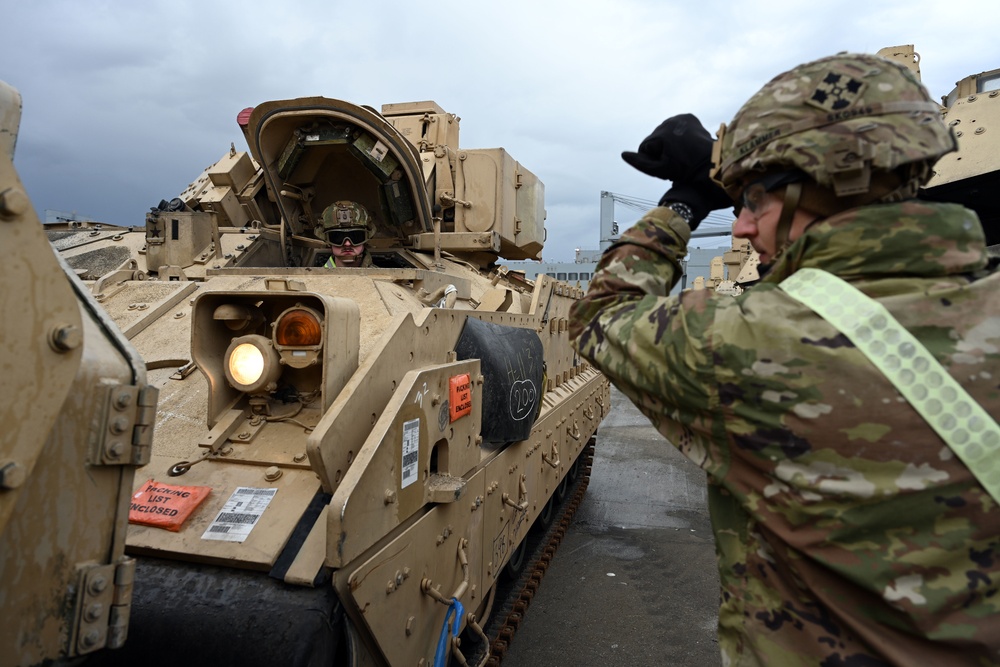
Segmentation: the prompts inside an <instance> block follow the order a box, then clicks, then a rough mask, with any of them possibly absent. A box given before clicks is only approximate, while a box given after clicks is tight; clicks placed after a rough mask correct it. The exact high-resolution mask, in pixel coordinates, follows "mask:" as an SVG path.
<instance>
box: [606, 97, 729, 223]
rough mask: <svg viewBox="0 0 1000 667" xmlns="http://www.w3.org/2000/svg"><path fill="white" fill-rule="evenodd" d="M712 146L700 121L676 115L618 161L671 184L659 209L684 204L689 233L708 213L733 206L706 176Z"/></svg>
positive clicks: (711, 141)
mask: <svg viewBox="0 0 1000 667" xmlns="http://www.w3.org/2000/svg"><path fill="white" fill-rule="evenodd" d="M713 143H714V141H713V139H712V135H710V134H709V133H708V130H706V129H705V128H704V127H703V126H702V124H701V121H699V120H698V119H697V118H696V117H695V116H693V115H692V114H680V115H678V116H672V117H670V118H668V119H667V120H665V121H663V122H662V123H660V125H659V127H657V128H656V129H655V130H653V132H652V134H650V135H649V136H648V137H646V138H645V139H643V140H642V143H641V144H639V151H638V152H632V151H625V152H623V153H622V159H623V160H625V161H626V162H628V163H629V164H630V165H632V166H633V167H635V168H636V169H638V170H639V171H641V172H643V173H644V174H649V175H650V176H655V177H657V178H662V179H664V180H670V181H673V187H671V188H670V189H669V190H667V192H666V194H664V195H663V197H662V198H661V199H660V205H661V206H665V205H667V204H670V203H672V202H680V203H682V204H686V205H687V206H688V208H690V209H691V213H692V216H693V217H692V219H691V220H690V221H688V224H690V225H691V229H692V230H693V229H694V228H695V227H697V226H698V223H700V222H701V221H702V220H704V219H705V216H706V215H708V214H709V213H710V212H711V211H714V210H716V209H720V208H729V207H730V206H732V205H733V201H732V200H731V199H730V198H729V195H727V194H726V191H725V190H723V189H722V188H721V187H719V185H717V184H716V183H715V182H714V181H712V179H711V178H709V176H708V172H709V169H710V168H711V163H712V144H713Z"/></svg>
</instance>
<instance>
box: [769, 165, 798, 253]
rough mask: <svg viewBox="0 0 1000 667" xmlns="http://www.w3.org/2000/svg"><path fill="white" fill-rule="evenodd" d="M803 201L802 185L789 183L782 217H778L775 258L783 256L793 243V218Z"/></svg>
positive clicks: (782, 207)
mask: <svg viewBox="0 0 1000 667" xmlns="http://www.w3.org/2000/svg"><path fill="white" fill-rule="evenodd" d="M801 200H802V183H800V182H795V183H789V184H788V185H787V186H785V198H784V201H783V202H782V204H781V215H780V216H779V217H778V226H777V228H776V230H775V234H774V241H775V245H776V246H777V247H776V248H775V250H776V252H775V257H777V256H779V255H781V254H783V253H784V252H785V248H787V247H788V246H789V245H790V243H791V242H790V239H789V238H788V237H789V234H791V232H792V218H793V217H794V216H795V211H797V210H798V208H799V202H800V201H801Z"/></svg>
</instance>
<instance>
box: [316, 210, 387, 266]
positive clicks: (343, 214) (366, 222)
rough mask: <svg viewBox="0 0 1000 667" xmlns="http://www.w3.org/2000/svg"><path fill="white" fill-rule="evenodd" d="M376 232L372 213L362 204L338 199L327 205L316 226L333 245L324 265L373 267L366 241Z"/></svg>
mask: <svg viewBox="0 0 1000 667" xmlns="http://www.w3.org/2000/svg"><path fill="white" fill-rule="evenodd" d="M374 232H375V225H374V224H373V222H372V219H371V216H369V215H368V211H367V210H366V209H365V207H364V206H362V205H361V204H358V203H356V202H352V201H338V202H334V203H333V204H330V205H329V206H327V207H326V209H324V211H323V215H322V216H321V217H320V223H319V224H318V225H316V236H318V237H319V238H321V239H324V240H326V242H327V243H329V244H330V259H328V260H327V261H326V264H324V265H323V268H326V269H332V268H335V267H337V268H341V267H355V268H367V267H370V266H372V258H371V254H370V253H369V252H368V251H367V249H366V248H365V244H366V243H368V241H369V240H371V237H372V235H373V234H374Z"/></svg>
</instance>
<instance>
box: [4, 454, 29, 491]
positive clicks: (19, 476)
mask: <svg viewBox="0 0 1000 667" xmlns="http://www.w3.org/2000/svg"><path fill="white" fill-rule="evenodd" d="M26 479H28V471H27V470H26V469H25V467H24V466H23V465H21V464H20V463H17V462H16V461H7V462H5V463H0V489H16V488H17V487H19V486H21V485H22V484H24V481H25V480H26Z"/></svg>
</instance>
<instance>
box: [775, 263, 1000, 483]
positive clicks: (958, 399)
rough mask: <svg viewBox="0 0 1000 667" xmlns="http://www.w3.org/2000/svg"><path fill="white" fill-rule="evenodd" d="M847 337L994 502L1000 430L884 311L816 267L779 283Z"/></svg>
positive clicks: (999, 475) (999, 463)
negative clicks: (946, 446)
mask: <svg viewBox="0 0 1000 667" xmlns="http://www.w3.org/2000/svg"><path fill="white" fill-rule="evenodd" d="M780 286H781V289H782V290H784V291H785V292H786V293H787V294H788V295H789V296H791V297H792V298H794V299H795V300H797V301H799V302H800V303H802V304H803V305H804V306H806V307H808V308H810V309H811V310H813V311H815V312H816V314H817V315H819V316H820V317H822V318H823V319H824V320H826V321H827V322H829V323H830V324H832V325H833V326H834V327H835V328H836V329H838V330H839V331H840V332H841V333H843V334H844V335H845V336H847V337H848V338H849V339H850V340H851V342H852V343H854V345H855V347H857V348H858V350H859V351H861V352H862V353H863V354H864V355H865V356H866V357H868V360H869V361H871V362H872V363H873V364H874V365H875V367H876V368H878V369H879V370H880V371H881V372H882V374H883V375H885V377H886V378H887V379H888V380H889V381H890V382H892V384H894V385H895V386H896V389H898V390H899V393H901V394H902V395H903V396H904V397H905V398H906V400H907V401H909V402H910V405H912V406H913V408H914V409H915V410H916V411H917V412H918V413H920V416H921V417H923V418H924V420H925V421H926V422H927V423H928V424H929V425H930V426H931V428H933V429H934V430H935V431H936V432H937V434H938V435H939V436H941V439H942V440H944V442H945V444H947V445H948V446H949V447H950V448H951V450H952V451H953V452H955V454H956V455H957V456H958V458H959V459H961V460H962V462H963V463H965V465H966V466H968V468H969V470H970V471H971V472H972V474H973V475H975V476H976V479H978V480H979V483H980V484H982V485H983V487H984V488H985V489H986V491H987V493H989V494H990V495H991V496H992V497H993V499H994V500H996V501H997V502H998V503H1000V426H998V425H997V423H996V421H994V419H993V418H992V417H991V416H990V415H989V413H987V412H986V410H984V409H983V408H982V406H981V405H979V403H977V402H976V401H975V399H973V398H972V397H971V396H969V394H968V393H967V392H966V391H965V389H963V388H962V386H961V385H960V384H959V383H958V382H956V381H955V379H954V378H952V377H951V375H950V374H949V373H948V371H946V370H945V369H944V368H943V367H942V366H941V364H939V363H938V361H937V359H935V358H934V355H932V354H931V353H930V352H929V351H928V350H927V348H926V347H924V346H923V344H922V343H921V342H920V341H918V340H917V339H916V338H915V337H914V336H913V334H911V333H910V332H909V331H907V330H906V329H905V328H904V327H903V326H902V325H900V323H899V322H897V321H896V318H894V317H893V316H892V315H891V314H890V313H889V311H888V310H886V309H885V307H884V306H883V305H882V304H880V303H878V302H877V301H875V300H873V299H870V298H868V297H867V296H865V294H864V293H862V292H861V291H860V290H858V289H857V288H855V287H852V286H851V285H850V284H848V283H847V282H845V281H843V280H841V279H840V278H838V277H836V276H834V275H833V274H830V273H827V272H826V271H822V270H820V269H799V270H798V271H796V272H795V273H794V274H792V275H791V276H790V277H788V278H786V279H785V280H783V281H782V282H781V285H780Z"/></svg>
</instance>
